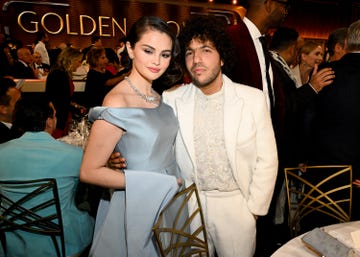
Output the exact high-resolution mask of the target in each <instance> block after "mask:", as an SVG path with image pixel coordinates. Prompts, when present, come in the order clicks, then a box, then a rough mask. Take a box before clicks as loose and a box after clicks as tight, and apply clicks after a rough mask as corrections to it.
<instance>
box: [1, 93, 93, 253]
mask: <svg viewBox="0 0 360 257" xmlns="http://www.w3.org/2000/svg"><path fill="white" fill-rule="evenodd" d="M56 121H57V120H56V111H55V109H54V107H53V105H52V104H51V103H49V102H48V101H45V100H38V101H36V102H33V101H28V100H27V99H21V100H20V101H18V103H17V104H16V108H15V112H14V122H13V128H14V129H17V130H19V131H22V132H23V133H24V134H23V135H22V136H21V137H20V138H17V139H14V140H11V141H8V142H6V143H4V144H1V145H0V170H1V179H2V180H31V179H41V178H55V179H56V181H57V183H58V192H59V197H60V205H61V211H62V219H63V226H64V235H65V248H66V256H70V255H73V254H77V253H80V252H82V251H83V250H84V249H85V248H86V247H87V246H88V245H90V243H91V240H92V233H93V225H94V222H93V219H92V218H91V217H90V216H89V214H88V213H86V212H82V211H79V210H78V209H77V208H76V206H75V202H74V196H75V192H76V187H77V184H78V181H79V169H80V163H81V159H82V149H81V148H78V147H75V146H71V145H68V144H66V143H63V142H60V141H57V140H55V139H54V138H53V137H52V136H51V133H52V132H53V131H54V129H55V128H56ZM18 193H19V194H21V193H26V192H21V189H19V192H18ZM6 237H7V252H8V254H9V256H27V255H28V253H31V255H33V256H54V254H55V251H54V246H53V243H52V240H51V239H50V238H45V237H44V236H40V235H37V234H30V233H27V232H24V231H17V232H11V233H10V232H9V233H7V235H6Z"/></svg>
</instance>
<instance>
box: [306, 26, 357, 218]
mask: <svg viewBox="0 0 360 257" xmlns="http://www.w3.org/2000/svg"><path fill="white" fill-rule="evenodd" d="M345 42H346V43H345V45H346V47H345V48H346V49H347V54H345V55H344V56H343V57H342V58H341V59H340V60H338V61H335V62H330V63H329V64H328V65H329V66H330V67H331V68H332V69H333V70H334V72H335V75H336V77H335V79H334V82H333V83H332V84H331V85H329V86H328V87H326V88H324V89H323V90H322V91H321V92H320V93H319V95H318V97H317V100H316V104H315V109H314V113H315V114H314V115H315V117H314V119H313V121H314V123H313V126H312V127H311V136H312V137H311V138H310V139H309V142H310V145H309V158H308V160H309V163H310V164H328V165H330V164H351V165H352V167H353V179H354V181H355V185H357V186H359V185H360V183H359V179H360V158H359V156H360V148H359V144H360V133H359V131H360V122H359V120H360V101H359V99H360V87H359V81H360V20H358V21H356V22H354V23H352V24H351V25H350V26H349V28H348V34H347V39H346V40H345ZM359 191H360V189H359V188H354V189H353V203H354V204H353V213H352V219H354V220H357V219H359V218H360V208H359V205H358V204H356V203H357V202H358V201H359V199H360V192H359Z"/></svg>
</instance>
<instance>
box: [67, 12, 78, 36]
mask: <svg viewBox="0 0 360 257" xmlns="http://www.w3.org/2000/svg"><path fill="white" fill-rule="evenodd" d="M69 18H70V16H69V14H66V33H67V34H68V35H78V33H77V32H71V29H70V19H69Z"/></svg>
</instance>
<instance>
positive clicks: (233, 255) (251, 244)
mask: <svg viewBox="0 0 360 257" xmlns="http://www.w3.org/2000/svg"><path fill="white" fill-rule="evenodd" d="M199 195H200V201H201V205H202V209H203V213H204V219H205V224H206V229H207V236H208V246H209V251H210V257H213V256H214V253H215V250H216V253H217V255H218V257H252V256H253V255H254V252H255V244H256V219H255V217H254V215H253V214H252V213H251V212H250V210H249V209H248V207H247V203H246V199H245V198H244V197H243V195H242V193H241V192H240V190H235V191H231V192H221V191H217V190H214V191H200V192H199Z"/></svg>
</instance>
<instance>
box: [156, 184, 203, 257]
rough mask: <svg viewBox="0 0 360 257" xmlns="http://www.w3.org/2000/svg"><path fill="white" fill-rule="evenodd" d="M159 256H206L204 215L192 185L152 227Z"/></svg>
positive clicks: (175, 197) (170, 204)
mask: <svg viewBox="0 0 360 257" xmlns="http://www.w3.org/2000/svg"><path fill="white" fill-rule="evenodd" d="M153 232H154V236H155V239H156V243H157V246H158V248H159V251H160V254H161V256H162V257H187V256H198V257H205V256H206V257H209V250H208V244H207V236H206V229H205V223H204V216H203V212H202V209H201V204H200V199H199V193H198V191H197V189H196V186H195V184H192V185H190V186H189V187H187V188H185V189H184V190H182V191H180V192H178V193H177V194H176V195H175V196H174V197H173V199H172V200H171V201H170V202H169V204H168V205H167V206H166V207H165V208H164V209H163V210H162V211H161V213H160V216H159V218H158V220H157V222H156V224H155V225H154V227H153Z"/></svg>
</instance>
